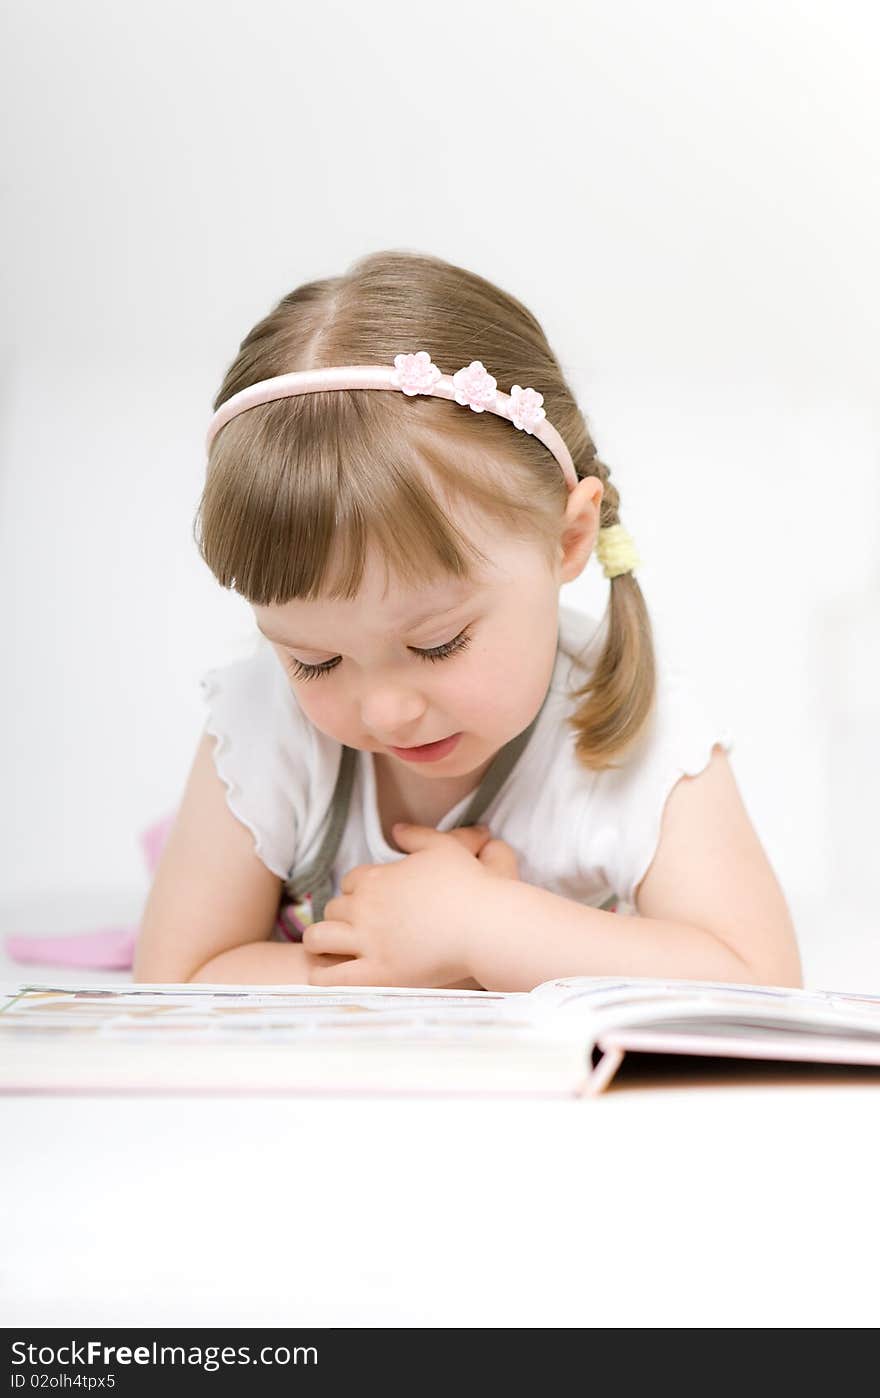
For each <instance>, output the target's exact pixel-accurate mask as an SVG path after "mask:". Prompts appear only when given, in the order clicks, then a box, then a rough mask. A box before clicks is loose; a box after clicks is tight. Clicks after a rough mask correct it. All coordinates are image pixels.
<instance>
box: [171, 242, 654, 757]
mask: <svg viewBox="0 0 880 1398" xmlns="http://www.w3.org/2000/svg"><path fill="white" fill-rule="evenodd" d="M421 348H425V349H427V350H428V351H429V353H430V355H431V358H432V360H433V361H434V362H435V363H436V364H439V365H440V367H441V369H442V370H443V372H444V373H449V374H451V373H454V372H455V370H456V369H458V368H461V367H462V366H463V365H466V364H469V363H470V362H471V360H473V359H479V360H481V361H482V363H483V364H485V365H486V367H487V368H488V370H489V372H490V373H491V374H492V375H494V377H495V378H496V379H497V381H498V388H499V389H500V390H501V391H502V392H504V393H509V392H510V389H511V386H512V385H513V384H514V383H519V384H523V385H530V386H532V387H533V388H535V389H537V391H538V392H539V393H542V394H543V396H544V407H545V409H546V412H547V417H548V419H549V420H550V422H552V423H553V425H554V426H555V427H556V429H557V430H558V431H559V432H560V433H561V434H562V437H563V439H564V441H565V443H566V445H567V446H568V449H569V451H570V452H571V455H572V459H573V461H574V465H575V470H576V471H577V474H578V477H579V478H581V479H582V478H583V477H585V476H597V477H598V478H599V479H600V480H601V481H602V483H603V486H604V495H603V499H602V505H601V517H600V527H601V528H608V527H610V526H611V525H614V524H619V523H620V517H619V514H618V510H619V505H620V497H619V495H618V492H617V490H616V489H615V487H614V485H613V484H612V483H611V481H610V479H609V470H608V467H607V466H606V465H604V463H603V462H602V461H600V460H599V458H598V456H597V455H596V448H595V445H594V444H593V440H592V438H591V436H590V433H589V431H588V429H587V425H586V421H585V419H584V416H583V415H582V413H581V411H580V409H579V408H578V406H577V404H576V402H575V399H574V395H573V393H572V392H571V390H570V388H569V387H568V384H567V383H566V382H565V379H564V377H563V373H562V370H561V368H560V366H559V364H558V363H557V361H556V359H555V357H554V355H553V352H552V351H551V349H550V346H549V344H548V342H547V339H546V337H545V335H544V332H543V331H542V329H541V327H540V325H539V323H538V321H537V320H536V319H535V317H534V316H533V315H532V313H531V312H530V311H529V310H528V309H527V308H526V307H525V306H524V305H523V304H522V303H521V302H520V301H518V300H517V299H516V298H515V297H513V296H512V295H510V293H508V292H505V291H502V290H501V289H500V288H499V287H497V286H494V285H493V284H492V283H491V282H489V281H486V280H484V279H483V278H482V277H479V276H477V275H476V274H475V273H473V272H469V271H467V270H465V269H464V268H462V267H457V266H455V265H453V264H452V263H449V262H445V261H443V260H442V259H440V258H437V257H432V256H430V255H427V254H419V253H413V252H407V251H402V250H396V249H394V250H389V251H383V252H374V253H371V254H369V255H368V256H366V257H362V258H360V259H359V260H358V261H356V262H355V263H354V264H353V265H352V266H351V267H350V268H349V270H348V271H347V272H346V273H345V275H343V276H337V277H326V278H324V279H322V280H320V281H313V282H306V283H304V284H303V285H302V286H299V287H297V288H296V289H295V290H294V291H291V292H290V293H289V294H288V295H287V296H284V297H283V298H282V299H281V300H280V301H279V302H278V304H277V305H276V306H275V307H274V308H273V309H272V310H271V311H270V312H269V314H268V315H266V316H265V317H264V318H263V319H262V320H260V321H259V322H258V323H257V324H256V325H255V326H254V328H253V329H252V330H251V331H250V332H249V333H248V335H246V336H245V338H244V340H243V341H242V343H241V346H240V348H239V352H238V355H237V356H236V358H235V359H234V361H233V362H232V364H231V365H230V366H229V368H228V370H227V372H226V375H225V377H224V379H223V383H222V385H221V387H220V391H219V392H218V394H217V397H216V398H215V400H214V410H215V411H216V410H217V408H219V407H220V405H221V404H222V403H224V402H225V401H226V400H227V398H230V397H231V396H232V394H233V393H237V392H238V391H239V390H240V389H242V388H247V387H249V386H250V385H251V384H253V383H257V382H258V381H260V380H261V379H267V378H272V377H273V376H275V375H276V374H283V373H288V372H290V371H292V370H296V369H313V368H323V367H325V366H328V365H333V364H386V363H387V364H391V363H393V360H394V356H395V354H398V353H401V352H404V353H410V352H415V350H417V349H421ZM453 499H455V500H457V501H459V502H462V503H464V504H465V505H470V506H472V507H473V508H475V509H477V510H479V511H480V512H482V514H483V515H484V516H485V517H486V518H487V519H489V520H490V521H491V522H492V523H493V524H496V525H498V526H501V527H503V528H505V529H506V530H508V531H509V532H510V533H511V534H513V535H516V536H517V537H518V538H520V539H526V540H530V541H533V542H535V543H537V545H538V547H539V548H540V549H541V550H542V552H543V553H544V556H545V557H546V559H547V561H548V564H550V563H552V561H553V559H554V558H555V557H556V556H557V554H556V550H557V549H558V546H559V542H560V527H561V520H562V515H563V512H564V510H565V505H566V500H567V492H566V487H565V482H564V480H563V477H562V473H561V472H560V470H559V466H558V464H557V463H556V461H555V460H554V459H553V457H552V455H551V454H550V452H549V451H548V450H547V448H546V447H545V446H544V445H543V444H542V443H541V442H539V441H538V440H537V439H536V438H535V437H534V436H531V435H530V434H529V433H527V432H517V431H514V430H513V429H512V428H511V425H510V423H508V422H506V421H504V420H503V419H501V418H498V417H496V416H494V415H493V414H491V413H480V414H474V413H472V412H470V411H467V410H465V409H463V408H462V407H460V406H459V405H457V404H453V403H450V402H448V401H446V400H444V399H440V398H433V397H428V396H423V395H419V396H416V397H409V396H407V395H404V394H396V393H376V392H373V391H370V390H366V389H359V390H358V389H342V390H337V391H335V392H332V393H308V394H303V395H301V396H299V397H295V398H285V399H280V400H276V401H275V402H271V403H266V404H263V405H261V406H260V407H257V408H252V409H249V410H248V411H247V412H244V413H241V414H239V416H238V417H236V418H234V419H233V420H232V421H231V422H229V423H227V425H226V426H225V427H224V428H223V430H222V431H221V432H220V433H219V434H218V436H217V437H216V438H215V440H214V442H213V443H212V446H211V452H210V457H209V462H208V470H207V475H206V479H205V486H204V490H203V492H202V497H201V500H200V502H199V507H198V512H197V515H196V521H195V526H194V533H195V538H196V542H197V545H198V548H199V553H200V554H201V557H202V558H203V560H204V561H205V563H206V564H207V565H208V567H209V568H210V570H211V572H212V573H213V574H214V576H215V577H216V578H217V580H218V582H219V583H220V584H221V585H222V586H223V587H226V588H233V587H234V588H235V590H236V591H237V592H238V593H239V594H240V595H241V596H243V597H244V598H246V599H247V600H248V601H250V602H251V603H253V604H254V605H255V606H274V605H283V604H284V603H285V602H288V601H290V600H291V599H292V598H303V599H314V598H317V597H319V596H328V597H334V598H353V597H355V596H356V595H357V592H358V588H359V586H360V583H361V579H362V576H363V572H364V567H365V562H366V556H367V549H368V546H369V544H370V542H371V541H372V542H375V544H376V545H377V546H378V548H379V551H380V554H381V555H384V559H385V567H386V571H387V569H388V568H389V567H390V568H391V569H393V571H394V572H395V573H396V575H397V576H398V577H399V578H400V579H402V580H403V581H405V582H409V583H412V584H415V585H421V584H423V583H424V581H425V580H426V578H429V577H435V576H442V575H444V574H445V575H451V576H452V577H455V578H469V577H471V576H472V569H473V566H474V563H475V562H476V564H477V566H479V565H480V563H481V562H484V561H489V560H486V559H485V555H484V554H483V553H482V551H481V550H480V549H479V548H477V546H476V544H475V543H474V542H473V541H472V540H471V539H470V538H469V537H468V536H467V535H466V534H465V533H463V532H462V530H461V529H460V528H458V526H457V525H456V523H455V521H454V518H453V512H452V510H451V509H450V503H451V501H452V500H453ZM331 556H332V560H333V569H332V571H333V573H334V577H333V579H332V581H331V577H330V574H331ZM655 689H656V677H655V658H654V644H653V636H652V627H651V621H650V617H649V614H648V610H647V606H646V603H645V600H644V597H643V595H642V591H641V589H640V587H639V584H638V582H637V581H636V579H635V577H634V576H633V575H632V574H631V573H625V574H621V575H620V576H618V577H616V578H613V579H611V581H610V584H609V603H608V629H607V636H606V640H605V645H604V649H603V650H602V653H601V655H600V656H599V657H598V660H597V661H596V663H595V666H594V668H593V669H592V672H591V675H590V678H589V680H588V682H587V683H586V684H585V685H584V686H583V688H581V689H578V690H574V691H573V692H572V697H573V698H574V699H576V700H578V701H579V702H578V705H577V707H576V709H575V711H574V712H573V713H572V714H571V715H569V717H568V719H567V722H568V723H569V724H570V725H571V727H572V728H573V729H574V732H575V734H576V741H575V752H576V755H577V758H578V760H579V761H580V762H581V763H583V765H584V766H585V767H587V768H590V769H594V770H602V769H603V768H606V767H614V766H616V765H618V762H617V759H620V757H621V756H622V754H623V753H624V752H626V751H628V750H629V748H630V747H631V746H632V745H633V744H634V743H635V742H636V741H637V740H638V738H639V737H640V735H641V733H642V730H643V728H644V727H645V725H646V723H647V720H648V718H649V716H650V712H651V709H652V707H653V702H654V697H655Z"/></svg>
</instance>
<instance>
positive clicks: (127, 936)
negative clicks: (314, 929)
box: [5, 811, 304, 971]
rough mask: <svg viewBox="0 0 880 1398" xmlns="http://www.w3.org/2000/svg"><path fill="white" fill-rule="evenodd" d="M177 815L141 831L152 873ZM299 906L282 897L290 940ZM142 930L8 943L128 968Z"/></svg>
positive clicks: (53, 962) (24, 951) (49, 960)
mask: <svg viewBox="0 0 880 1398" xmlns="http://www.w3.org/2000/svg"><path fill="white" fill-rule="evenodd" d="M176 815H177V812H176V811H172V812H171V814H170V815H167V816H163V818H162V819H161V820H157V821H156V822H155V823H154V824H153V825H149V826H147V828H146V829H145V830H142V831H141V832H140V836H139V838H140V842H141V848H142V849H143V852H144V862H145V864H146V866H147V869H148V871H149V873H150V874H155V872H156V869H157V868H158V866H159V858H160V856H161V854H162V850H163V849H164V847H165V841H166V840H167V839H168V836H169V834H170V833H171V827H172V825H173V824H174V820H175V817H176ZM295 906H296V904H294V903H291V902H289V901H287V900H285V899H282V901H281V909H279V918H278V921H277V922H276V924H275V925H276V928H277V931H278V933H279V934H281V935H282V936H283V937H284V938H285V939H286V940H287V941H289V942H294V941H302V933H303V930H304V924H303V923H302V922H301V921H300V919H299V918H298V917H297V916H296V914H295V913H294V911H293V909H294V907H295ZM281 911H283V912H285V913H286V922H285V921H283V920H282V918H281V916H280V912H281ZM291 925H292V928H293V934H292V932H291ZM139 933H140V925H139V924H136V925H135V926H133V927H97V928H95V929H94V930H93V931H91V932H71V933H60V934H59V933H54V932H53V933H47V934H45V935H41V934H37V935H29V936H18V937H16V936H9V937H6V939H5V945H6V951H7V952H8V954H9V956H11V958H12V960H13V961H21V962H24V963H25V964H27V965H41V966H91V967H93V968H95V969H99V970H102V971H128V970H130V969H131V967H132V964H133V963H134V949H135V945H136V943H137V939H138V935H139Z"/></svg>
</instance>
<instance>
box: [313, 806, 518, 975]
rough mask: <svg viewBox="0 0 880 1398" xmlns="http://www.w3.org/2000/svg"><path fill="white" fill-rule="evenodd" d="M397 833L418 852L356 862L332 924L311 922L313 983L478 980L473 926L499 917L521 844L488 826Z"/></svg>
mask: <svg viewBox="0 0 880 1398" xmlns="http://www.w3.org/2000/svg"><path fill="white" fill-rule="evenodd" d="M394 834H395V839H396V840H397V843H398V845H399V846H400V848H401V849H404V850H406V851H407V852H408V857H407V858H406V859H399V860H395V861H394V862H393V863H390V864H359V865H358V866H357V867H356V868H354V869H351V870H350V871H349V872H348V873H347V874H345V875H344V877H343V879H342V881H341V884H340V888H341V890H342V891H341V893H340V894H339V895H337V897H335V898H331V899H330V901H329V902H328V903H327V905H326V907H325V909H324V919H323V921H321V922H316V923H312V924H311V925H310V926H309V927H307V928H306V929H305V932H304V933H303V946H304V947H305V948H306V950H307V951H308V952H309V953H312V954H314V961H313V965H312V969H311V970H310V972H309V984H310V985H409V986H434V987H444V986H445V987H448V986H449V985H450V984H452V983H454V982H457V981H461V980H464V979H467V978H468V977H470V975H471V972H470V966H469V964H468V962H469V957H468V944H469V937H470V932H469V929H470V928H472V927H475V926H478V925H479V923H480V922H481V920H482V919H483V918H484V917H486V916H487V915H489V910H490V908H491V903H492V889H493V886H494V885H495V880H496V879H497V878H499V877H502V878H514V879H515V878H518V871H517V864H516V856H515V855H514V853H513V850H512V849H511V848H510V846H509V845H506V844H505V843H504V841H503V840H493V839H492V838H491V836H490V834H489V831H488V830H487V829H486V828H485V826H466V827H463V828H459V829H457V830H449V831H439V830H433V829H431V828H430V827H428V826H424V825H399V826H397V825H396V826H395V827H394ZM340 958H346V959H344V960H343V959H340Z"/></svg>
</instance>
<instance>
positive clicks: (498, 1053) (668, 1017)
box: [0, 976, 880, 1097]
mask: <svg viewBox="0 0 880 1398" xmlns="http://www.w3.org/2000/svg"><path fill="white" fill-rule="evenodd" d="M627 1054H629V1055H631V1056H633V1057H637V1056H642V1055H656V1054H664V1055H670V1056H671V1058H670V1061H672V1062H675V1063H676V1064H677V1065H678V1064H680V1065H681V1066H682V1068H683V1069H686V1067H687V1063H688V1062H690V1063H691V1064H692V1065H693V1063H694V1062H695V1060H696V1059H702V1060H703V1061H705V1060H706V1058H707V1057H709V1058H713V1059H731V1058H733V1059H750V1060H764V1061H770V1060H786V1061H788V1062H799V1063H839V1064H850V1065H866V1066H870V1065H873V1066H875V1067H877V1068H880V995H857V994H852V993H849V992H836V991H810V990H791V989H787V988H784V987H775V986H753V985H729V984H723V983H720V982H714V981H662V980H655V979H647V978H636V979H616V978H614V977H592V976H574V977H568V978H566V979H562V980H553V981H545V982H544V983H543V984H542V985H539V986H536V987H535V989H534V990H531V991H528V992H518V991H511V992H504V991H483V990H419V989H401V988H396V987H388V988H383V987H378V988H373V987H369V988H355V987H338V988H337V987H334V988H332V989H325V988H319V987H313V986H297V985H295V986H277V985H271V986H254V985H201V984H200V985H191V984H184V985H148V984H140V983H138V984H125V985H121V986H119V987H118V988H116V987H112V986H111V987H108V986H106V985H105V986H92V987H89V986H82V987H77V988H73V989H71V988H67V989H56V988H53V987H51V986H39V985H25V986H22V987H20V988H19V989H18V991H16V992H14V993H7V994H6V996H5V997H4V998H3V1003H2V1004H0V1092H89V1093H91V1092H96V1091H114V1092H157V1093H167V1092H195V1093H201V1092H222V1093H235V1092H246V1093H314V1092H318V1093H324V1092H343V1093H358V1092H367V1093H383V1094H384V1093H391V1094H393V1093H401V1092H402V1093H445V1094H448V1093H453V1094H475V1093H476V1094H481V1093H502V1094H529V1095H534V1094H538V1095H546V1096H565V1097H568V1096H591V1095H594V1094H596V1093H598V1092H601V1091H602V1090H603V1089H604V1088H605V1087H607V1085H608V1083H609V1082H610V1081H611V1079H612V1078H613V1077H614V1075H615V1073H616V1072H617V1069H618V1068H619V1067H620V1065H621V1063H622V1061H623V1059H624V1056H625V1055H627ZM878 1080H880V1074H878Z"/></svg>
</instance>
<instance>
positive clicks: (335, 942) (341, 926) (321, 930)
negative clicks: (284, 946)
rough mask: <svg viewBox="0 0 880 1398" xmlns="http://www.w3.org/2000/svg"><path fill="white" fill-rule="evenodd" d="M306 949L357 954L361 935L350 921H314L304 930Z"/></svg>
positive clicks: (348, 954)
mask: <svg viewBox="0 0 880 1398" xmlns="http://www.w3.org/2000/svg"><path fill="white" fill-rule="evenodd" d="M302 944H303V946H304V947H305V949H306V951H311V952H330V953H332V954H333V955H335V956H356V955H357V954H358V952H359V951H360V945H361V944H360V937H359V936H358V934H357V932H356V931H355V929H354V928H353V927H352V925H351V923H350V922H326V921H322V922H312V923H310V924H309V926H308V927H307V928H306V929H305V931H304V932H303V937H302Z"/></svg>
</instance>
